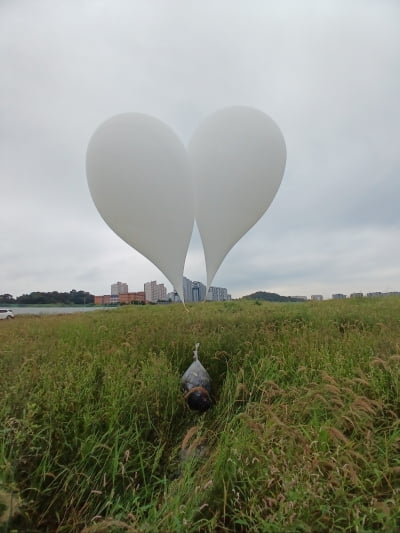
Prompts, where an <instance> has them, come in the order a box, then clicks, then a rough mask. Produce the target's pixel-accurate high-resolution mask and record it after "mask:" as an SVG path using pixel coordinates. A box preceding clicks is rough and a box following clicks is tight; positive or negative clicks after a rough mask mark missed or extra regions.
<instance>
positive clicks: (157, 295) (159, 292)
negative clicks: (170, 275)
mask: <svg viewBox="0 0 400 533" xmlns="http://www.w3.org/2000/svg"><path fill="white" fill-rule="evenodd" d="M144 293H145V295H146V302H153V303H156V302H158V301H163V300H166V299H167V289H166V288H165V285H164V284H163V283H157V282H156V281H148V282H147V283H145V284H144Z"/></svg>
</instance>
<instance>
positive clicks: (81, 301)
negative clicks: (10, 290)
mask: <svg viewBox="0 0 400 533" xmlns="http://www.w3.org/2000/svg"><path fill="white" fill-rule="evenodd" d="M92 303H94V296H93V294H90V293H89V292H85V291H76V290H75V289H72V291H70V292H58V291H52V292H40V291H36V292H31V293H30V294H22V295H21V296H17V297H16V298H14V297H13V296H12V294H0V305H10V304H24V305H37V304H50V305H60V304H61V305H86V304H92Z"/></svg>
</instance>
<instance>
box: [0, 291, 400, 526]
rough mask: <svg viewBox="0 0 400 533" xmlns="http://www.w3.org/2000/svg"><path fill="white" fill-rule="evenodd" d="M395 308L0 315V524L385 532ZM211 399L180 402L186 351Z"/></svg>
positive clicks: (327, 305)
mask: <svg viewBox="0 0 400 533" xmlns="http://www.w3.org/2000/svg"><path fill="white" fill-rule="evenodd" d="M399 317H400V298H376V299H354V300H337V301H327V302H304V303H301V304H300V303H298V304H297V303H291V304H287V303H275V304H272V303H265V302H264V303H261V302H258V301H257V305H256V302H254V301H245V300H242V301H237V302H225V303H207V304H197V305H191V306H189V312H186V311H185V309H184V307H183V306H182V305H170V306H126V307H123V308H118V309H112V310H109V311H93V312H92V313H82V314H74V315H64V316H60V315H56V316H41V317H37V316H25V317H17V318H16V319H15V320H13V321H5V320H4V321H1V322H0V400H1V401H0V417H1V423H0V428H1V429H0V484H1V486H0V513H1V512H3V514H2V515H1V516H2V518H1V519H0V531H1V528H3V532H7V531H8V532H11V531H17V532H22V531H23V532H31V533H33V532H41V533H43V532H55V531H57V532H59V533H61V532H82V533H94V532H106V531H109V532H111V531H113V532H117V531H128V532H173V533H175V532H178V533H179V532H197V531H201V532H254V533H256V532H260V531H262V532H267V533H268V532H270V533H275V532H276V533H278V532H279V533H280V532H283V531H284V532H289V533H290V532H293V533H294V532H296V533H297V532H315V533H317V532H318V533H323V532H332V531H335V532H373V531H386V532H396V531H399V530H400V453H399V452H400V423H399V409H400V394H399V384H400V370H399V368H400V367H399V364H400V320H399ZM196 342H199V343H200V349H199V355H200V359H201V361H202V363H203V364H204V366H205V367H206V368H207V370H208V371H209V373H210V374H211V376H212V377H213V380H214V394H215V406H214V407H213V408H212V409H211V410H210V411H208V412H207V413H205V414H204V415H198V414H195V413H193V412H191V411H189V410H188V408H187V407H186V405H185V402H184V399H183V398H182V395H181V393H180V391H179V378H180V376H181V374H182V373H183V371H184V370H185V369H186V367H187V366H188V365H189V364H190V362H191V352H192V348H193V347H194V344H195V343H196Z"/></svg>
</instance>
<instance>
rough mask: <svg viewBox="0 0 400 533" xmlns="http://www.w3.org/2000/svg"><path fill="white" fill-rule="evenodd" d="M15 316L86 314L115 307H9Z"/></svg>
mask: <svg viewBox="0 0 400 533" xmlns="http://www.w3.org/2000/svg"><path fill="white" fill-rule="evenodd" d="M9 309H11V310H12V312H13V313H14V315H15V316H18V315H65V314H70V313H86V312H89V311H99V310H101V311H104V310H105V309H107V310H109V309H114V308H113V307H78V306H77V307H9Z"/></svg>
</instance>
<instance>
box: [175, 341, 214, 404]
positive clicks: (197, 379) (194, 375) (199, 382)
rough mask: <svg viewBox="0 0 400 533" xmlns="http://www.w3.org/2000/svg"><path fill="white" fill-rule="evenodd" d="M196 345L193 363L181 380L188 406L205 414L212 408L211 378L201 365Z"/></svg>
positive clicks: (197, 345)
mask: <svg viewBox="0 0 400 533" xmlns="http://www.w3.org/2000/svg"><path fill="white" fill-rule="evenodd" d="M198 347H199V343H197V344H196V346H195V349H194V352H193V359H194V361H193V363H192V364H191V365H190V366H189V368H188V369H187V370H186V372H185V373H184V374H183V376H182V378H181V387H182V391H183V392H184V393H185V400H187V403H188V406H189V407H190V409H193V410H194V411H200V412H201V413H204V411H207V409H209V408H210V407H211V403H212V402H211V396H210V394H211V378H210V376H209V374H208V372H207V370H206V369H205V368H204V366H203V365H202V364H201V363H200V361H199V357H198V354H197V350H198Z"/></svg>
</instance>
